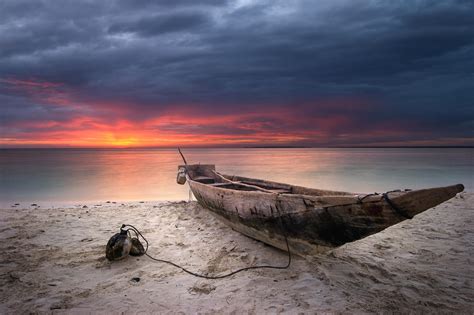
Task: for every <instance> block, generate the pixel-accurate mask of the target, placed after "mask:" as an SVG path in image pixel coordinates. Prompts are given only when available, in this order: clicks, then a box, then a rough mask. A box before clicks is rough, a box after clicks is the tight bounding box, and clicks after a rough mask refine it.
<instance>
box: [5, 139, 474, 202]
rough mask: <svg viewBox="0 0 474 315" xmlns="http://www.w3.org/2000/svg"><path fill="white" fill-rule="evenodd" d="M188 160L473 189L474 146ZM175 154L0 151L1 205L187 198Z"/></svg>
mask: <svg viewBox="0 0 474 315" xmlns="http://www.w3.org/2000/svg"><path fill="white" fill-rule="evenodd" d="M182 151H183V154H184V155H185V157H186V159H187V161H188V163H201V164H215V165H216V168H217V170H218V171H220V172H221V173H224V174H236V175H242V176H246V177H253V178H262V179H268V180H272V181H278V182H283V183H289V184H296V185H301V186H307V187H314V188H320V189H330V190H342V191H352V192H358V193H372V192H385V191H389V190H395V189H407V188H409V189H418V188H428V187H436V186H446V185H452V184H458V183H462V184H464V186H465V187H466V190H467V191H470V192H473V191H474V149H473V148H214V149H204V148H199V149H197V148H192V149H191V148H189V149H183V150H182ZM180 164H183V161H182V159H181V156H180V155H179V154H178V151H177V150H176V149H1V150H0V171H1V173H0V201H1V202H2V203H19V202H25V201H26V202H94V201H100V202H106V201H111V202H112V201H156V200H188V199H189V187H188V186H187V185H184V186H181V185H178V184H177V183H176V172H177V168H178V165H180Z"/></svg>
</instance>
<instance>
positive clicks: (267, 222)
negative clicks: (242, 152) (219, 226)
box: [188, 175, 464, 256]
mask: <svg viewBox="0 0 474 315" xmlns="http://www.w3.org/2000/svg"><path fill="white" fill-rule="evenodd" d="M224 176H225V175H224ZM246 180H247V182H248V180H251V179H248V178H247V179H246ZM188 183H189V185H190V188H191V190H192V192H193V194H194V196H195V197H196V199H197V201H198V202H199V203H200V204H201V205H202V206H203V207H205V208H207V209H209V210H211V211H212V212H213V213H215V214H216V215H217V216H218V217H219V218H221V219H222V220H223V221H224V223H226V224H227V225H229V226H230V227H231V228H232V229H234V230H236V231H238V232H241V233H243V234H245V235H247V236H249V237H251V238H254V239H257V240H260V241H262V242H264V243H267V244H269V245H272V246H274V247H277V248H280V249H282V250H286V249H287V245H286V240H285V239H287V240H288V243H289V247H290V250H291V251H292V252H293V253H296V254H299V255H302V256H305V255H313V254H316V253H321V252H326V251H328V250H330V249H332V248H334V247H338V246H340V245H343V244H345V243H347V242H352V241H355V240H358V239H361V238H364V237H366V236H369V235H371V234H374V233H377V232H380V231H382V230H384V229H385V228H387V227H389V226H392V225H394V224H397V223H399V222H401V221H403V220H405V219H407V218H409V217H413V216H414V215H416V214H418V213H420V212H423V211H425V210H427V209H429V208H432V207H434V206H436V205H437V204H439V203H441V202H443V201H446V200H448V199H450V198H452V197H454V196H455V195H456V194H457V193H458V192H460V191H462V190H463V189H464V188H463V186H462V185H454V186H448V187H440V188H432V189H424V190H417V191H402V192H392V193H390V194H388V195H387V197H388V196H389V197H388V198H389V199H388V200H387V199H386V198H385V197H384V196H382V195H369V196H366V197H365V198H363V199H362V200H361V195H357V194H351V193H344V192H339V195H329V196H324V195H319V196H318V195H317V196H315V195H303V194H290V193H288V194H285V193H265V192H261V191H252V190H249V191H245V190H236V189H230V188H229V187H226V188H221V187H215V186H212V185H209V184H205V183H201V182H198V181H194V180H192V179H188ZM281 185H285V184H281ZM307 192H308V193H310V192H311V191H310V189H309V188H308V191H307Z"/></svg>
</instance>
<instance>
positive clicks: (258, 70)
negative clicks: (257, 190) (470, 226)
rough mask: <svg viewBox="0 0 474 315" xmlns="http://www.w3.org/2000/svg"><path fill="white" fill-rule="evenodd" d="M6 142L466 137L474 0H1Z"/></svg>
mask: <svg viewBox="0 0 474 315" xmlns="http://www.w3.org/2000/svg"><path fill="white" fill-rule="evenodd" d="M0 106H1V113H0V147H3V148H9V147H174V146H183V147H193V146H197V147H199V146H205V147H208V146H217V147H219V146H237V147H240V146H331V147H332V146H336V147H337V146H472V145H474V1H461V0H459V1H450V0H446V1H439V0H433V1H418V0H410V1H388V0H387V1H375V0H373V1H362V0H330V1H329V0H328V1H325V0H319V1H305V0H295V1H288V0H281V1H280V0H270V1H250V0H245V1H243V0H240V1H224V0H222V1H220V0H203V1H195V0H174V1H167V0H166V1H165V0H155V1H151V0H149V1H148V0H124V1H111V0H101V1H77V0H64V1H53V0H43V1H39V0H31V1H24V0H1V1H0Z"/></svg>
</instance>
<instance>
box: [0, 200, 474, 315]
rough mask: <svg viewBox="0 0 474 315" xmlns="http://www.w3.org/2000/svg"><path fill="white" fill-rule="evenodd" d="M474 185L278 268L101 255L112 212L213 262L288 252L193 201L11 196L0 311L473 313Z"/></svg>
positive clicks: (182, 257) (155, 245) (154, 243)
mask: <svg viewBox="0 0 474 315" xmlns="http://www.w3.org/2000/svg"><path fill="white" fill-rule="evenodd" d="M473 205H474V194H472V193H461V194H458V196H456V197H455V198H453V199H452V200H450V201H448V202H446V203H444V204H441V205H439V206H437V207H435V208H433V209H430V210H428V211H426V212H424V213H422V214H420V215H418V216H416V217H415V218H414V219H412V220H407V221H404V222H402V223H400V224H398V225H395V226H393V227H390V228H388V229H386V230H384V231H382V232H381V233H378V234H376V235H373V236H370V237H367V238H365V239H362V240H360V241H357V242H353V243H349V244H346V245H344V246H342V247H340V248H337V249H335V250H333V251H332V252H330V253H328V254H321V255H319V256H315V257H312V258H311V259H303V258H300V257H293V258H294V259H293V262H292V264H291V267H290V268H289V269H287V270H253V271H248V272H243V273H239V274H237V275H234V276H232V277H230V278H226V279H222V280H206V279H200V278H195V277H193V276H190V275H188V274H186V273H184V272H182V271H180V270H179V269H176V268H174V267H172V266H169V265H165V264H162V263H157V262H154V261H152V260H150V259H149V258H147V257H138V258H137V257H128V258H127V259H125V260H122V261H119V262H109V261H107V260H106V258H105V245H106V243H107V241H108V239H109V238H110V237H111V236H112V235H113V234H115V233H117V232H118V230H119V228H120V226H121V224H122V223H128V224H133V225H135V226H136V227H137V228H139V229H140V230H141V231H142V232H143V233H144V235H145V237H147V238H148V240H149V241H150V245H151V247H150V249H149V253H150V254H151V255H153V256H156V257H159V258H162V259H168V260H172V261H174V262H176V263H178V264H181V265H183V266H185V267H186V268H188V269H191V270H193V271H197V272H201V273H208V274H219V273H226V272H228V271H231V270H234V269H237V268H240V267H245V266H248V265H253V264H280V265H284V264H285V263H286V259H287V256H286V253H285V252H283V251H280V250H277V249H274V248H272V247H269V246H266V245H264V244H263V243H260V242H258V241H254V240H252V239H249V238H247V237H245V236H243V235H241V234H239V233H237V232H235V231H233V230H231V229H230V228H228V227H227V226H225V225H224V224H222V223H221V222H220V221H219V220H218V219H216V218H215V217H213V216H212V215H210V213H209V212H208V211H207V210H205V209H203V208H202V207H200V206H199V205H198V204H197V203H196V202H190V203H188V202H148V201H147V202H127V203H121V202H118V201H108V202H106V201H104V202H100V203H93V204H84V203H77V204H74V205H72V204H71V205H59V204H56V205H46V204H42V203H38V204H37V205H31V203H28V204H27V203H20V204H19V205H16V206H15V205H14V204H12V205H10V206H8V207H3V208H2V210H1V216H0V238H1V240H2V242H1V245H0V250H1V252H2V255H1V264H0V274H1V276H0V277H1V278H0V279H1V280H0V283H1V286H0V290H1V295H0V313H2V314H13V313H15V314H16V313H30V312H33V313H54V314H58V313H68V314H70V313H91V312H92V313H96V312H97V313H112V312H113V313H125V314H135V313H248V314H262V313H290V314H298V313H315V312H317V313H331V314H332V313H380V312H395V313H413V312H415V313H421V312H425V313H472V311H473V309H474V290H473V281H474V267H473V263H474V258H473V257H474V229H473V223H474V208H473Z"/></svg>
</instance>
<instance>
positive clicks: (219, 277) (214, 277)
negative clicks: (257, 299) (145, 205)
mask: <svg viewBox="0 0 474 315" xmlns="http://www.w3.org/2000/svg"><path fill="white" fill-rule="evenodd" d="M280 226H281V228H282V231H283V235H284V236H285V242H286V249H287V253H288V262H287V264H286V265H284V266H272V265H257V266H249V267H244V268H240V269H237V270H234V271H232V272H229V273H226V274H223V275H216V276H208V275H204V274H199V273H196V272H192V271H190V270H188V269H186V268H184V267H182V266H180V265H178V264H176V263H174V262H172V261H169V260H165V259H161V258H156V257H153V256H151V255H150V254H148V247H149V243H148V240H147V239H146V238H145V237H144V236H143V234H142V233H141V232H140V231H139V230H138V229H137V228H136V227H134V226H133V225H131V224H123V225H122V229H123V228H126V227H128V228H129V231H130V230H132V231H133V232H134V233H135V234H136V235H137V239H138V237H139V236H140V237H141V238H142V239H143V240H144V241H145V244H146V247H145V253H144V254H145V255H146V256H148V258H150V259H151V260H154V261H157V262H161V263H165V264H168V265H171V266H174V267H176V268H178V269H181V270H182V271H184V272H186V273H188V274H190V275H193V276H195V277H199V278H205V279H223V278H227V277H230V276H233V275H235V274H237V273H239V272H242V271H247V270H252V269H288V268H289V267H290V264H291V251H290V245H289V244H288V238H287V235H286V232H285V231H284V229H283V221H282V219H281V216H280Z"/></svg>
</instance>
